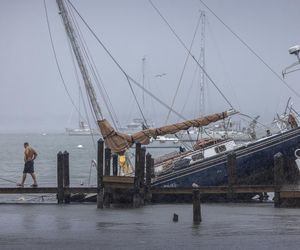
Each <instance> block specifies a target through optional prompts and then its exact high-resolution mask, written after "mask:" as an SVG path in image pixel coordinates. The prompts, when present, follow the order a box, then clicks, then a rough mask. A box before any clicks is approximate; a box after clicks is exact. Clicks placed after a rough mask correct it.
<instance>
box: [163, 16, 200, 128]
mask: <svg viewBox="0 0 300 250" xmlns="http://www.w3.org/2000/svg"><path fill="white" fill-rule="evenodd" d="M201 17H202V12H201V13H200V16H199V18H198V21H197V25H196V28H195V32H194V36H193V39H192V42H191V45H190V48H189V51H188V53H187V55H186V58H185V62H184V65H183V69H182V72H181V75H180V78H179V82H178V84H177V88H176V91H175V95H174V97H173V100H172V103H171V108H173V107H174V103H175V99H176V97H177V94H178V91H179V87H180V85H181V82H182V78H183V75H184V72H185V69H186V65H187V62H188V60H189V57H190V53H191V50H192V47H193V45H194V41H195V37H196V34H197V31H198V28H199V25H200V21H201ZM170 114H171V110H169V112H168V115H167V118H166V121H165V124H167V123H168V121H169V118H170Z"/></svg>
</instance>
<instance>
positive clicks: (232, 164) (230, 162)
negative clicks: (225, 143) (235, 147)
mask: <svg viewBox="0 0 300 250" xmlns="http://www.w3.org/2000/svg"><path fill="white" fill-rule="evenodd" d="M227 175H228V192H227V199H228V200H231V201H232V200H233V199H235V194H234V189H233V186H234V185H235V184H236V154H235V152H232V153H230V154H228V156H227Z"/></svg>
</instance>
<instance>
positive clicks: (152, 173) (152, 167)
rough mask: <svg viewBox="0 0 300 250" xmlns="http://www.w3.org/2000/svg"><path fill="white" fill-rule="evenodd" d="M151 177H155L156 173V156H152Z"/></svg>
mask: <svg viewBox="0 0 300 250" xmlns="http://www.w3.org/2000/svg"><path fill="white" fill-rule="evenodd" d="M151 177H152V178H154V177H155V173H154V158H151Z"/></svg>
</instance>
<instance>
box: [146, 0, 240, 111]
mask: <svg viewBox="0 0 300 250" xmlns="http://www.w3.org/2000/svg"><path fill="white" fill-rule="evenodd" d="M148 1H149V3H150V4H151V6H152V7H153V8H154V10H155V11H156V12H157V13H158V15H159V16H160V17H161V18H162V20H163V21H164V22H165V23H166V24H167V26H168V27H169V29H170V30H171V31H172V33H173V35H174V36H175V37H176V38H177V40H178V41H179V42H180V44H181V45H182V46H183V47H184V49H185V50H186V51H187V52H189V55H190V56H191V57H192V58H193V60H194V61H195V63H196V64H197V65H198V66H199V67H200V68H201V69H202V71H203V73H204V74H205V75H206V77H207V79H208V80H209V81H210V82H211V83H212V84H213V85H214V87H215V88H216V89H217V91H218V92H219V93H220V95H221V96H222V97H223V98H224V100H225V101H226V102H227V104H228V105H229V106H230V107H231V108H232V109H234V108H233V106H232V104H231V103H230V102H229V100H228V99H227V98H226V96H225V95H224V94H223V92H222V91H221V89H220V88H219V87H218V86H217V84H216V83H215V82H214V80H213V79H212V78H211V77H210V76H209V74H208V73H207V72H206V70H205V69H204V68H203V67H202V66H201V64H200V63H199V62H198V60H197V59H196V58H195V56H194V55H193V54H192V53H191V52H190V51H189V49H188V48H187V46H186V45H185V43H184V42H183V41H182V39H181V38H180V37H179V36H178V35H177V33H176V32H175V30H174V29H173V28H172V26H171V25H170V24H169V23H168V21H167V20H166V18H165V17H164V16H163V15H162V13H161V12H160V11H159V9H158V8H157V7H156V6H155V5H154V3H153V2H152V1H151V0H148Z"/></svg>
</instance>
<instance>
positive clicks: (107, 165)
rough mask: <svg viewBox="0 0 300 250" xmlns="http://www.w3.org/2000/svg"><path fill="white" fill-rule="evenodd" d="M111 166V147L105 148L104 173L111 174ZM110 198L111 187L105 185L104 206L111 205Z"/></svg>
mask: <svg viewBox="0 0 300 250" xmlns="http://www.w3.org/2000/svg"><path fill="white" fill-rule="evenodd" d="M110 168H111V150H110V148H105V153H104V175H105V176H110V173H111V171H110ZM110 200H111V189H110V188H107V187H104V198H103V203H104V207H110Z"/></svg>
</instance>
